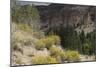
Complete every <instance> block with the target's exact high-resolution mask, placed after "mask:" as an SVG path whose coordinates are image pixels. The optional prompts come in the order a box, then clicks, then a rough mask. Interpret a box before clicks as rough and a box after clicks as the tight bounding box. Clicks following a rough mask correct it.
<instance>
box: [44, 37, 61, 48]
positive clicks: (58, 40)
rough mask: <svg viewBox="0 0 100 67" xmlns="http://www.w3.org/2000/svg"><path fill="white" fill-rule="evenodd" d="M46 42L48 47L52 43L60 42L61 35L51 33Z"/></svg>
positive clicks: (57, 43)
mask: <svg viewBox="0 0 100 67" xmlns="http://www.w3.org/2000/svg"><path fill="white" fill-rule="evenodd" d="M44 42H45V44H46V47H47V48H50V47H51V46H52V45H59V44H60V37H59V36H57V35H51V36H48V37H46V38H45V41H44Z"/></svg>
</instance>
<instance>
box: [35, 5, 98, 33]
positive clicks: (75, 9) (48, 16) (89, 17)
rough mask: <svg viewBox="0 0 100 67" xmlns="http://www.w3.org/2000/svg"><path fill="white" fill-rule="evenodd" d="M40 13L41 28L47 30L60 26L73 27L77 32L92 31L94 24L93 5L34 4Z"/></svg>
mask: <svg viewBox="0 0 100 67" xmlns="http://www.w3.org/2000/svg"><path fill="white" fill-rule="evenodd" d="M36 7H37V8H38V10H39V13H40V19H41V23H42V29H43V30H44V31H47V30H49V29H52V28H59V27H60V26H63V27H67V26H71V27H73V28H74V29H75V30H76V31H77V32H81V31H82V30H84V32H85V33H88V32H92V31H93V30H94V29H95V26H96V18H95V15H96V14H95V12H96V11H95V9H96V7H95V6H80V5H76V6H75V5H63V4H50V5H48V6H36Z"/></svg>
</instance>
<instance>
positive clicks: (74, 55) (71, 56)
mask: <svg viewBox="0 0 100 67" xmlns="http://www.w3.org/2000/svg"><path fill="white" fill-rule="evenodd" d="M66 59H67V60H68V61H69V62H76V61H79V60H80V54H79V53H78V52H77V51H71V50H68V51H66Z"/></svg>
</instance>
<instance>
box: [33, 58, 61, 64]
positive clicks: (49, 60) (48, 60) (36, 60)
mask: <svg viewBox="0 0 100 67" xmlns="http://www.w3.org/2000/svg"><path fill="white" fill-rule="evenodd" d="M32 62H33V64H52V63H53V64H54V63H59V62H58V61H57V60H56V59H55V58H53V57H51V56H35V57H33V59H32Z"/></svg>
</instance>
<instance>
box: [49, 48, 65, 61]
mask: <svg viewBox="0 0 100 67" xmlns="http://www.w3.org/2000/svg"><path fill="white" fill-rule="evenodd" d="M50 53H51V56H53V57H55V58H57V59H58V60H59V59H60V60H65V59H66V56H65V52H64V50H62V49H61V48H60V47H57V46H53V47H51V48H50Z"/></svg>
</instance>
